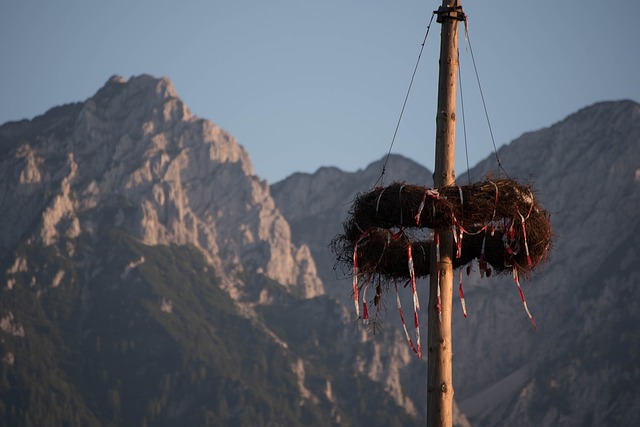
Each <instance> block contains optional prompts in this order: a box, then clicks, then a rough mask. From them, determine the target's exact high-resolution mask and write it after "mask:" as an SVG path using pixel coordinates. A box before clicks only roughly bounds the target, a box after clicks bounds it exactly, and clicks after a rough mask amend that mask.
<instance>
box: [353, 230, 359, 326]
mask: <svg viewBox="0 0 640 427" xmlns="http://www.w3.org/2000/svg"><path fill="white" fill-rule="evenodd" d="M358 300H359V298H358V242H356V244H355V245H353V302H354V304H355V306H356V318H357V319H359V318H360V304H359V303H358Z"/></svg>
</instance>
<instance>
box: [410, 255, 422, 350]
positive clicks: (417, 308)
mask: <svg viewBox="0 0 640 427" xmlns="http://www.w3.org/2000/svg"><path fill="white" fill-rule="evenodd" d="M407 256H408V258H409V277H410V278H411V292H412V293H413V323H414V326H415V328H416V346H417V350H418V351H417V354H418V357H422V353H421V350H420V322H419V320H418V311H420V301H419V300H418V289H417V286H416V275H415V272H414V269H413V255H412V253H411V245H408V246H407Z"/></svg>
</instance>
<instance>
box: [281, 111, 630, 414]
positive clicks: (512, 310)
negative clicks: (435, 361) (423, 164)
mask: <svg viewBox="0 0 640 427" xmlns="http://www.w3.org/2000/svg"><path fill="white" fill-rule="evenodd" d="M497 155H498V157H499V158H500V163H501V164H502V165H503V166H504V169H505V170H506V172H507V173H508V174H509V176H510V177H511V178H516V179H518V180H520V181H524V182H531V183H532V184H533V186H534V189H535V190H536V192H535V197H536V198H538V199H539V200H540V201H541V203H542V204H543V206H545V208H546V209H547V210H548V211H549V212H551V222H552V225H553V228H554V232H555V235H556V236H555V240H554V247H553V250H552V252H551V254H550V256H549V258H548V260H547V262H546V263H545V265H544V266H543V268H542V270H541V272H540V273H539V274H537V275H534V277H532V279H531V280H530V281H527V282H525V283H524V284H523V286H524V288H525V293H526V296H527V301H528V305H529V307H530V308H531V310H532V311H533V314H534V317H535V319H536V322H537V324H538V327H539V331H538V332H536V331H535V330H533V328H531V327H530V325H529V324H528V319H527V317H526V315H524V314H523V310H522V305H521V304H520V300H519V296H518V293H517V289H516V288H515V286H514V284H513V282H512V280H511V279H509V278H506V279H505V278H500V277H497V278H496V277H492V278H491V279H486V278H485V279H482V280H480V279H479V277H478V276H477V274H476V275H472V276H470V277H467V278H466V279H465V280H464V286H465V299H466V304H467V307H468V310H469V318H468V319H465V318H463V317H462V315H461V314H460V315H459V316H456V315H455V314H456V313H455V311H456V310H458V308H457V307H458V302H457V301H454V303H455V304H454V316H453V317H454V325H453V328H454V330H453V340H454V343H453V344H454V345H453V351H454V372H453V374H454V388H455V390H456V399H457V401H458V402H460V407H461V409H462V411H463V412H464V414H465V415H467V417H468V418H469V421H471V424H473V425H474V426H499V425H500V426H501V425H518V426H592V425H593V426H596V425H629V426H631V425H635V423H636V422H637V420H638V419H640V413H639V411H640V410H639V409H638V408H640V405H638V403H639V400H638V399H639V396H640V387H639V386H638V384H639V381H638V380H639V379H640V378H639V377H640V370H639V369H638V367H640V360H639V359H638V354H639V353H638V350H639V349H640V332H638V329H637V327H636V326H635V325H637V324H638V321H639V320H640V318H639V314H638V313H639V312H638V309H637V303H636V301H638V300H639V299H638V297H639V296H640V295H638V292H639V291H638V286H637V285H638V283H640V267H639V266H638V263H636V262H634V261H635V260H637V259H638V257H639V255H640V254H639V253H638V248H640V245H639V243H640V242H639V240H638V236H639V234H638V231H639V230H640V216H638V215H637V211H638V209H639V208H640V163H638V162H639V160H638V159H640V105H638V104H637V103H635V102H632V101H619V102H604V103H598V104H595V105H593V106H590V107H587V108H585V109H582V110H580V111H578V112H577V113H575V114H573V115H571V116H569V117H567V118H566V119H564V120H562V121H561V122H559V123H556V124H554V125H553V126H550V127H549V128H546V129H542V130H539V131H535V132H529V133H527V134H524V135H522V136H521V137H520V138H518V139H516V140H515V141H513V142H512V143H510V144H508V145H506V146H504V147H502V148H501V149H500V150H499V151H498V153H497ZM396 161H397V162H398V164H397V165H395V166H394V165H391V166H389V167H388V168H387V171H396V172H398V173H402V172H403V171H404V170H405V169H406V168H408V167H413V166H412V165H414V163H413V162H412V161H410V160H408V159H402V158H396ZM392 166H393V167H392ZM370 169H372V170H370ZM381 170H382V167H381V164H380V162H378V164H377V165H371V166H370V167H369V168H367V169H365V170H364V171H359V172H357V173H354V174H349V173H345V172H341V171H339V170H336V169H330V168H325V169H321V170H319V171H318V172H317V173H315V174H311V175H309V174H294V175H292V176H290V177H288V178H286V179H285V180H284V181H282V182H279V183H276V184H274V185H273V187H272V192H273V194H274V198H275V199H276V201H277V205H278V207H279V208H280V210H281V212H282V213H283V215H284V216H285V217H286V218H287V219H288V220H289V222H290V223H291V224H292V231H293V239H294V241H295V242H296V244H306V245H308V246H309V248H311V252H312V254H313V256H314V258H315V259H316V260H317V261H318V263H317V265H318V274H319V275H320V277H322V278H323V281H324V282H325V286H326V288H327V293H331V294H332V295H334V296H336V298H340V297H342V301H344V300H345V297H346V296H347V295H346V294H348V292H349V290H348V289H350V283H349V281H348V280H339V279H348V275H349V272H346V273H344V274H343V275H342V277H341V276H340V275H338V276H336V274H335V272H334V271H333V269H332V268H331V266H330V265H329V264H330V263H331V257H330V254H329V251H328V249H327V248H326V245H328V243H329V241H330V239H331V238H332V237H333V236H334V235H335V234H337V233H339V232H340V228H339V223H340V222H341V221H342V220H343V219H344V217H345V213H346V211H347V210H348V208H349V206H350V202H351V200H353V197H354V196H355V194H357V193H359V192H364V191H367V190H369V189H370V188H371V186H373V185H374V184H375V182H376V179H377V175H376V173H377V174H379V173H380V171H381ZM470 174H471V176H472V177H473V178H474V179H476V180H477V179H481V178H483V179H484V178H486V177H492V176H504V172H503V171H502V170H501V168H500V167H499V165H498V162H497V160H496V157H495V156H490V157H489V158H487V159H486V160H484V161H483V162H481V163H480V164H478V165H477V166H475V167H474V168H473V169H472V170H471V171H470ZM425 175H427V174H426V173H425V172H414V171H413V170H412V172H411V173H408V174H406V175H402V176H398V177H397V178H396V179H397V180H399V181H404V180H406V181H408V182H411V183H418V184H423V183H424V182H423V179H422V177H423V176H425ZM416 177H419V178H416ZM312 206H313V207H312ZM476 270H477V268H476ZM345 276H346V277H345ZM456 278H457V277H456ZM421 284H422V283H421ZM334 285H335V286H338V287H339V289H340V290H339V291H335V290H332V289H331V287H332V286H334ZM424 285H426V283H424ZM419 294H420V295H421V300H422V301H426V298H427V296H426V289H424V288H423V289H419ZM346 304H347V305H350V304H351V303H350V302H348V301H347V303H346ZM388 304H392V302H388ZM391 319H393V317H392V318H391ZM395 323H396V324H397V323H399V321H398V320H395ZM395 326H397V325H394V320H390V321H387V322H386V324H385V325H384V327H385V328H394V327H395ZM393 339H394V338H393V337H392V338H391V340H393ZM395 339H396V340H397V341H396V343H397V344H396V345H402V344H403V343H402V341H403V340H404V338H400V337H399V336H398V337H396V338H395ZM380 340H381V341H382V339H380ZM392 345H393V341H389V342H386V346H387V347H389V346H392ZM396 369H398V370H399V371H403V372H406V373H409V372H410V373H411V374H407V376H408V378H409V381H406V382H403V383H402V384H403V390H404V392H405V394H406V395H407V396H410V398H411V399H413V400H414V401H418V402H420V401H422V400H423V399H424V398H425V397H424V394H423V393H424V390H423V387H421V386H422V383H420V386H418V387H416V386H413V387H412V384H415V382H416V381H415V378H423V375H424V373H423V372H421V371H420V369H419V367H418V366H416V365H412V364H411V363H409V364H407V365H406V366H402V367H398V368H396Z"/></svg>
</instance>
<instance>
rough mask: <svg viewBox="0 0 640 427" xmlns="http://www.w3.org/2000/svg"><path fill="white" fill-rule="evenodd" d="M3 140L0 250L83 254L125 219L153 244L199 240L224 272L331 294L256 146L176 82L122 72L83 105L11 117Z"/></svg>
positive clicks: (126, 226) (308, 293)
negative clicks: (251, 149) (188, 100)
mask: <svg viewBox="0 0 640 427" xmlns="http://www.w3.org/2000/svg"><path fill="white" fill-rule="evenodd" d="M0 141H1V145H0V151H1V152H2V160H0V177H1V179H2V182H3V184H4V185H3V187H2V188H0V201H1V202H2V204H1V205H0V211H1V212H0V213H1V214H2V218H3V221H2V223H1V224H0V257H4V256H5V255H7V253H8V252H9V251H11V250H12V248H13V247H14V246H15V245H16V244H17V243H18V242H19V241H20V240H21V239H23V238H24V237H25V236H28V238H29V239H30V241H32V242H33V243H39V244H42V245H44V246H50V245H58V246H59V247H60V248H62V249H63V250H64V251H65V252H67V253H68V254H69V255H72V254H73V253H74V251H75V250H76V248H75V245H74V239H75V238H76V237H78V236H79V235H80V233H82V232H88V233H94V234H95V233H96V232H97V231H98V230H97V228H99V227H112V226H116V227H120V228H123V229H125V230H127V231H128V232H131V233H133V234H134V235H135V236H137V237H138V238H139V239H141V240H142V241H143V242H144V243H146V244H150V245H155V244H171V243H175V244H181V245H183V244H189V245H193V246H195V247H197V248H199V249H201V250H202V251H203V253H204V254H205V256H206V257H207V259H208V260H209V261H210V262H211V263H212V264H214V265H215V266H216V267H218V270H219V271H224V272H230V273H239V272H247V273H255V272H258V273H263V274H265V275H267V276H268V277H270V278H272V279H273V280H276V281H278V282H280V283H282V284H284V285H286V286H288V287H293V288H296V289H298V288H299V289H300V291H301V292H302V293H303V294H304V295H306V296H307V297H312V296H315V295H319V294H322V293H323V286H322V283H321V281H320V279H319V278H318V276H317V274H316V270H315V263H314V261H313V259H312V258H311V255H310V253H309V250H308V248H306V247H305V246H304V245H294V244H293V243H292V242H291V231H290V227H289V224H288V223H287V221H286V220H285V219H284V217H283V216H282V215H281V214H280V212H279V211H278V209H277V208H276V206H275V203H274V201H273V199H272V198H271V195H270V191H269V186H268V184H267V183H266V182H265V181H263V180H260V179H259V178H258V177H256V176H255V175H254V173H253V167H252V165H251V161H250V159H249V155H248V154H247V152H246V150H245V149H244V148H243V147H242V146H241V145H239V144H238V143H237V142H236V140H235V139H234V138H233V137H232V136H231V135H230V134H229V133H227V132H225V131H224V130H222V129H221V128H219V127H218V126H216V125H214V124H213V123H211V122H210V121H207V120H203V119H201V118H198V117H196V116H194V115H192V114H191V112H190V111H189V109H188V108H187V107H186V106H185V104H184V103H183V102H182V101H181V100H180V98H178V96H177V93H176V90H175V88H174V87H173V85H172V83H171V82H170V81H169V80H168V79H166V78H162V79H156V78H154V77H151V76H147V75H142V76H138V77H132V78H131V79H129V80H128V81H125V80H124V79H123V78H121V77H118V76H114V77H112V78H111V79H109V81H108V82H107V83H106V84H105V86H104V87H103V88H101V89H100V90H99V91H98V92H97V93H96V94H95V95H94V96H93V97H91V98H89V99H87V100H86V101H84V102H82V103H76V104H70V105H66V106H63V107H56V108H53V109H52V110H50V111H48V112H47V113H46V114H44V115H42V116H39V117H36V118H34V119H33V120H31V121H27V120H24V121H21V122H12V123H7V124H5V125H4V126H2V127H1V128H0ZM232 276H233V274H230V275H229V277H228V279H229V281H232V282H233V279H232V278H231V277H232ZM293 288H292V289H293Z"/></svg>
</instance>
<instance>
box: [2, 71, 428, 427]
mask: <svg viewBox="0 0 640 427" xmlns="http://www.w3.org/2000/svg"><path fill="white" fill-rule="evenodd" d="M0 154H1V156H0V159H1V160H0V178H1V182H2V186H0V214H1V215H2V219H3V221H1V222H0V272H2V276H3V280H2V282H1V284H2V288H1V289H0V359H1V360H2V362H1V363H0V424H2V425H16V426H31V425H38V426H47V425H52V426H53V425H55V426H58V425H70V426H99V425H107V426H108V425H149V426H150V425H159V426H162V425H251V426H255V425H292V426H293V425H364V424H367V425H376V424H377V425H407V424H411V423H414V422H415V421H416V420H417V419H419V418H420V414H419V413H418V412H417V410H416V408H415V407H412V406H411V402H410V401H408V402H407V404H406V405H405V402H404V401H403V400H402V398H401V397H402V394H401V392H400V391H398V390H397V389H398V387H396V388H395V389H393V387H391V388H389V387H387V385H386V382H385V381H384V380H385V379H386V376H384V375H385V372H386V371H385V370H383V369H382V368H381V367H380V356H379V354H380V351H379V348H380V344H379V343H378V342H376V341H375V340H373V339H372V337H371V336H370V334H368V333H367V331H365V330H359V329H357V328H356V327H355V326H354V325H353V323H352V315H351V313H350V312H348V311H347V310H346V309H345V308H344V307H343V306H342V305H341V304H340V303H339V302H337V301H336V300H335V299H333V298H332V297H330V296H329V295H325V292H324V287H323V284H322V281H321V280H320V278H319V277H318V275H317V273H316V267H315V262H314V260H313V258H312V256H311V252H310V249H309V247H308V246H305V245H304V244H295V243H294V242H293V241H292V237H291V236H292V235H291V228H290V226H289V223H288V222H287V221H286V219H285V218H284V216H283V215H282V214H281V212H280V211H279V209H278V208H277V206H276V204H275V202H274V199H273V198H272V197H271V195H270V188H269V185H268V184H267V183H266V182H264V181H262V180H260V179H259V178H258V177H256V176H255V175H254V174H253V170H252V166H251V163H250V160H249V156H248V154H247V152H246V151H245V150H244V149H243V148H242V147H241V146H240V145H239V144H238V143H237V142H236V141H235V140H234V139H233V137H232V136H231V135H230V134H229V133H227V132H225V131H223V130H222V129H220V128H219V127H217V126H216V125H214V124H213V123H211V122H209V121H207V120H203V119H201V118H198V117H195V116H193V115H192V114H191V113H190V112H189V110H188V108H187V107H186V106H185V105H184V103H183V102H182V101H181V100H180V99H179V97H178V96H177V93H176V91H175V88H174V87H173V85H172V84H171V82H170V81H169V80H168V79H166V78H162V79H157V78H154V77H151V76H146V75H143V76H137V77H132V78H131V79H129V80H124V79H122V78H121V77H117V76H115V77H112V78H111V79H109V81H108V82H107V83H106V84H105V86H104V87H103V88H101V89H100V90H99V91H98V92H97V93H96V94H95V95H94V96H92V97H90V98H89V99H87V100H86V101H84V102H79V103H75V104H69V105H64V106H61V107H55V108H53V109H51V110H50V111H48V112H46V113H45V114H43V115H41V116H38V117H36V118H34V119H33V120H23V121H19V122H11V123H6V124H4V125H2V126H1V127H0ZM393 354H394V355H395V357H396V358H397V359H398V360H401V361H404V363H406V360H408V359H409V358H410V355H409V351H408V350H407V348H406V347H405V346H401V347H400V346H399V347H397V348H396V349H395V350H393ZM399 393H400V394H399Z"/></svg>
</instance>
